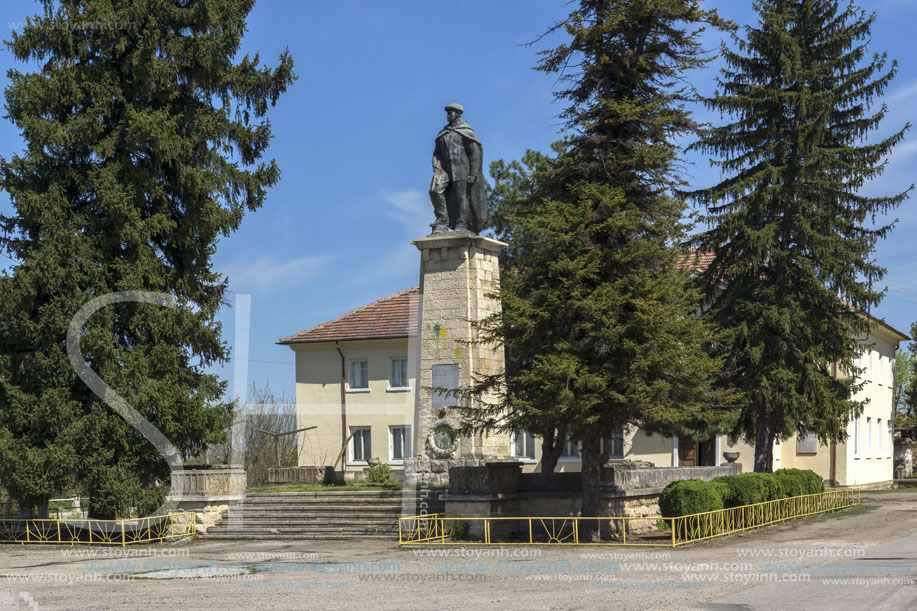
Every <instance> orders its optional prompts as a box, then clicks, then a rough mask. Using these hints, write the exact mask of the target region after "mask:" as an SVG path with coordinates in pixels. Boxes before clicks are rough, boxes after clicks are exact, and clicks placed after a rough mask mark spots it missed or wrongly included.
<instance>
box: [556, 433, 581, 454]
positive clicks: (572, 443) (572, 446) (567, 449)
mask: <svg viewBox="0 0 917 611" xmlns="http://www.w3.org/2000/svg"><path fill="white" fill-rule="evenodd" d="M560 457H561V458H579V441H577V440H575V439H570V438H569V437H567V440H566V442H564V449H563V452H561V453H560Z"/></svg>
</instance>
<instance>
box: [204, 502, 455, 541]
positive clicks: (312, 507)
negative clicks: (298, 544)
mask: <svg viewBox="0 0 917 611" xmlns="http://www.w3.org/2000/svg"><path fill="white" fill-rule="evenodd" d="M442 495H443V491H441V490H435V491H434V490H431V491H429V493H428V494H427V496H426V497H423V498H421V497H420V496H412V497H409V501H408V503H407V504H405V503H404V496H403V493H402V492H401V491H400V490H368V491H355V492H346V491H330V492H264V493H255V494H247V495H246V496H245V500H244V501H242V502H241V503H240V504H239V505H236V506H235V507H233V508H231V509H230V511H229V515H228V516H227V517H226V518H224V519H223V520H222V521H221V522H219V523H218V524H217V525H216V526H212V527H211V528H209V529H208V530H207V534H205V535H201V537H202V538H204V539H207V540H218V539H235V540H238V539H276V540H296V539H390V540H397V538H398V518H399V517H401V516H402V515H405V516H408V515H418V514H419V513H420V510H421V505H420V504H421V503H422V502H426V503H427V506H426V507H425V509H426V510H427V513H438V512H442V511H443V510H444V506H445V501H444V500H442ZM405 507H407V508H405ZM404 512H407V513H404Z"/></svg>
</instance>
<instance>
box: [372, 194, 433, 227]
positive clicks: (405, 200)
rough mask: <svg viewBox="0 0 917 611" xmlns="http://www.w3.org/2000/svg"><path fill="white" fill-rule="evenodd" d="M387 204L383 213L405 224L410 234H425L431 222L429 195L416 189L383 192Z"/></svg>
mask: <svg viewBox="0 0 917 611" xmlns="http://www.w3.org/2000/svg"><path fill="white" fill-rule="evenodd" d="M382 198H383V199H384V200H385V201H386V203H388V204H389V206H390V207H389V208H386V209H385V214H386V215H387V216H389V217H391V218H393V219H395V220H396V221H398V222H399V223H401V224H402V225H404V226H405V228H406V229H408V230H409V231H410V233H411V235H418V236H422V235H427V234H428V233H430V223H432V222H433V204H431V203H430V197H429V196H428V195H427V194H426V193H423V192H421V191H418V190H417V189H405V190H403V191H396V192H394V193H383V194H382Z"/></svg>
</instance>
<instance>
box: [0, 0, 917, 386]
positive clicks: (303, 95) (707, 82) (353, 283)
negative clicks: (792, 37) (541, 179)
mask: <svg viewBox="0 0 917 611" xmlns="http://www.w3.org/2000/svg"><path fill="white" fill-rule="evenodd" d="M705 4H706V5H707V6H711V7H716V8H717V9H718V10H719V11H720V13H721V14H722V15H723V16H724V17H727V18H729V19H732V20H734V21H736V22H737V23H739V24H745V23H749V22H750V21H752V20H753V19H754V15H753V13H752V11H751V9H750V6H751V2H746V1H740V0H713V1H710V2H706V3H705ZM861 4H865V5H867V8H868V9H869V10H874V11H876V12H877V13H878V21H877V23H876V24H875V26H874V27H873V31H872V34H873V41H872V43H871V45H870V47H869V49H870V51H872V52H882V51H887V52H888V54H889V57H890V58H895V59H897V60H898V62H899V64H900V66H899V69H900V72H899V74H898V77H897V78H896V79H895V80H894V81H893V83H892V85H891V87H890V89H889V91H888V92H887V95H886V96H885V102H886V103H887V104H888V106H889V114H888V118H887V119H886V121H885V123H884V126H883V128H882V131H881V132H880V133H879V134H878V135H879V136H880V135H881V134H882V133H888V132H891V131H892V130H893V129H899V128H900V127H901V126H903V125H904V124H905V123H906V122H908V121H910V122H911V123H914V124H915V125H917V54H915V53H914V51H913V50H912V48H913V24H914V23H917V0H869V2H861ZM37 6H38V4H37V3H35V2H29V1H25V0H6V1H5V2H4V4H3V10H2V11H0V14H2V16H3V17H2V20H3V21H5V22H6V24H5V27H6V28H7V32H9V31H10V29H11V28H16V27H17V23H18V22H21V21H23V20H24V19H25V17H26V16H28V15H30V14H33V13H35V12H38V11H37ZM569 8H570V7H569V6H567V4H566V3H565V2H562V1H560V0H552V1H548V0H500V1H498V2H495V1H493V0H490V1H483V0H465V1H459V0H450V1H446V0H389V1H387V2H372V1H370V0H350V1H336V2H333V1H328V0H326V1H319V0H312V1H309V2H292V1H281V0H260V1H259V2H258V4H257V5H256V6H255V8H254V10H253V11H252V13H251V14H250V16H249V20H248V30H249V31H248V35H247V36H246V38H245V40H244V42H243V52H250V53H254V52H259V53H260V54H261V59H262V60H263V61H264V62H266V63H268V64H270V65H275V64H276V61H277V60H276V58H277V56H278V55H279V54H280V53H281V52H282V51H283V49H284V48H286V47H289V49H290V51H291V53H292V56H293V59H294V61H295V65H296V67H295V71H296V73H297V75H298V76H299V80H298V81H296V82H295V83H294V84H293V86H292V87H291V88H290V89H289V90H288V91H287V93H286V94H285V95H284V96H283V97H281V99H280V100H279V102H278V104H277V106H276V107H275V108H274V109H273V110H272V111H271V113H270V118H271V123H272V126H273V131H274V134H275V137H274V140H273V143H272V146H271V149H270V151H269V154H270V155H271V156H272V157H274V158H275V159H276V160H277V163H278V164H279V166H280V168H281V170H282V172H283V173H282V177H281V180H280V183H279V184H278V185H277V186H276V187H275V188H274V189H273V190H271V191H270V193H269V195H268V197H267V200H266V202H265V205H264V207H263V208H262V209H261V210H259V211H258V212H256V213H254V214H251V215H249V216H248V217H247V218H246V219H245V220H244V221H243V223H242V226H241V228H240V229H239V231H237V232H236V233H235V234H233V235H232V236H230V237H228V238H224V239H223V240H222V241H221V242H220V244H219V246H218V251H217V255H216V257H215V266H216V268H217V269H218V270H219V271H221V272H223V273H225V274H227V275H228V277H229V282H230V289H231V291H232V294H231V295H230V296H229V298H230V300H233V299H234V298H235V297H236V296H243V299H245V297H244V296H246V295H247V296H250V297H249V298H250V302H251V310H250V312H251V315H250V331H249V346H248V354H247V358H248V360H247V361H244V362H243V361H239V364H240V365H244V364H247V379H248V380H249V381H253V382H255V383H257V384H259V385H264V384H266V383H268V382H269V384H270V386H271V388H272V389H273V390H275V391H277V392H282V393H285V394H286V396H287V398H289V399H292V398H293V396H294V378H293V376H294V370H293V353H292V351H291V350H290V349H289V348H287V347H284V346H277V345H276V344H275V342H276V341H277V339H278V338H280V337H282V336H285V335H290V334H292V333H295V332H297V331H300V330H302V329H306V328H308V327H311V326H313V325H316V324H318V323H321V322H323V321H326V320H328V319H331V318H334V317H336V316H338V315H340V314H343V313H345V312H347V311H349V310H352V309H354V308H356V307H359V306H361V305H363V304H366V303H369V302H370V301H373V300H375V299H378V298H380V297H384V296H386V295H389V294H392V293H395V292H397V291H399V290H402V289H405V288H407V287H409V286H412V285H413V284H416V283H417V279H418V273H419V258H418V253H417V251H416V249H415V248H414V247H413V246H412V245H411V244H410V240H411V239H414V238H417V237H422V236H424V235H426V234H427V233H428V232H429V223H430V222H432V220H433V219H432V208H431V206H430V203H429V199H428V197H427V194H426V191H427V188H428V185H429V182H430V176H431V172H432V171H431V166H430V158H431V155H432V151H433V138H434V136H435V134H436V132H437V131H438V130H439V128H440V127H441V126H442V125H443V123H444V122H445V116H444V111H443V106H444V105H445V104H447V103H450V102H460V103H461V104H463V105H464V107H465V119H466V120H467V121H468V122H469V124H470V125H471V126H472V127H473V128H474V129H475V131H476V132H477V134H478V136H479V137H480V138H481V140H482V142H483V143H484V157H485V159H484V161H485V165H486V164H487V163H489V162H490V161H493V160H495V159H500V158H503V159H507V160H510V159H516V158H519V157H520V156H521V155H522V154H523V153H524V152H525V149H526V148H533V149H539V150H544V151H546V150H548V145H549V143H550V142H552V141H553V140H555V139H557V138H558V137H559V133H558V130H559V129H560V124H559V120H558V119H557V114H558V113H559V112H560V110H561V108H562V105H561V104H560V103H558V102H555V101H554V99H553V96H552V88H553V87H554V81H555V79H554V77H551V76H548V75H545V74H542V73H540V72H536V71H534V70H532V66H533V65H535V63H536V61H537V55H536V51H539V50H543V49H546V48H549V47H550V46H553V45H556V44H558V43H559V42H561V41H563V40H564V37H563V35H559V36H555V37H553V38H549V39H546V40H545V41H542V42H540V43H538V44H536V45H535V46H533V47H529V46H525V45H524V43H527V42H530V41H533V40H534V39H535V38H536V37H537V36H538V35H539V34H541V33H542V32H543V31H544V30H545V29H546V28H547V27H548V26H549V25H551V24H552V23H554V22H556V21H558V20H560V19H563V18H564V17H565V16H566V15H567V13H568V12H569ZM4 38H5V39H8V38H9V36H8V34H7V36H4ZM719 39H720V35H719V34H710V35H708V36H707V37H706V39H705V40H706V42H707V43H708V47H709V48H710V49H715V48H717V46H718V41H719ZM718 66H719V64H718V63H714V64H712V65H711V66H710V67H708V68H707V69H705V70H703V71H700V72H698V73H697V74H695V75H692V78H691V80H692V82H693V83H694V84H695V86H697V87H698V88H699V90H700V91H701V92H702V93H710V92H712V89H713V79H714V77H715V76H716V69H717V67H718ZM11 67H16V68H18V69H20V70H23V69H25V67H24V66H23V65H21V64H18V63H16V62H14V61H13V59H12V57H11V55H10V53H9V52H8V51H7V50H6V49H5V48H4V49H2V50H0V72H2V75H0V83H2V86H3V87H4V88H5V87H6V86H7V84H8V78H7V77H6V71H7V70H8V69H9V68H11ZM697 110H698V115H697V116H698V117H699V118H701V119H707V120H712V121H717V120H718V117H717V116H713V115H710V114H709V113H707V112H706V111H704V110H703V109H700V108H699V109H697ZM877 137H878V136H877ZM21 148H22V141H21V139H20V138H19V135H18V133H17V131H16V128H15V127H14V126H13V125H12V124H10V123H9V121H7V120H4V121H0V155H2V156H4V157H9V156H10V155H12V154H13V153H15V152H17V151H19V150H21ZM915 154H917V130H911V132H909V134H908V136H907V139H906V141H905V142H904V143H902V144H901V145H899V146H898V147H897V149H896V150H895V152H894V153H893V155H892V157H891V158H890V159H889V161H888V167H887V169H886V172H885V174H884V176H883V177H882V178H881V179H879V180H876V181H874V183H873V184H871V185H870V186H869V187H868V188H867V190H866V192H867V193H889V192H896V191H901V190H903V189H905V188H907V186H909V185H910V184H911V183H912V182H913V181H914V173H913V172H912V171H911V168H912V166H913V162H914V161H915V160H917V155H915ZM690 161H691V162H693V164H694V165H691V166H689V168H688V173H689V174H690V175H691V180H692V182H693V184H695V185H696V186H698V187H700V186H706V185H709V184H711V183H713V182H714V181H715V180H717V179H718V172H716V171H713V170H711V169H710V168H709V164H708V162H707V161H706V160H705V159H702V158H700V157H698V156H692V157H691V159H690ZM915 202H917V195H915V196H914V198H912V199H911V201H908V202H906V203H905V204H903V205H902V206H901V207H900V208H899V209H898V210H897V211H895V212H894V213H893V215H892V216H893V218H898V219H899V222H898V225H897V227H896V229H895V230H894V232H893V233H892V234H891V236H890V237H889V238H888V239H887V240H885V241H884V242H882V243H881V244H880V245H879V248H878V252H877V257H878V259H879V262H880V263H881V264H882V265H884V266H885V267H887V268H888V275H887V277H886V280H885V282H886V284H887V285H888V295H887V297H886V298H885V300H884V301H883V302H882V304H881V305H880V306H879V307H878V308H877V310H876V311H874V312H873V313H874V314H875V315H877V316H879V317H884V318H885V319H886V320H887V321H888V322H889V323H890V324H891V325H893V326H895V327H897V328H898V329H901V330H903V331H907V330H908V329H909V327H910V324H911V322H913V321H915V320H917V266H915V265H914V264H913V259H914V254H915V249H914V246H913V239H914V236H915V234H917V211H915ZM0 210H2V211H9V210H10V204H9V199H8V197H7V196H6V194H5V193H0ZM881 220H882V219H879V221H881ZM221 320H222V322H223V327H224V338H225V340H226V342H227V343H228V344H229V345H230V346H234V342H235V339H236V329H235V313H234V311H233V310H232V309H231V308H227V309H226V310H225V311H224V312H223V313H222V314H221ZM241 335H242V334H241V333H240V336H241ZM239 352H240V356H245V354H244V352H245V351H244V349H240V350H239ZM234 369H235V368H234V367H233V363H229V364H227V365H226V366H225V367H222V368H218V369H217V371H218V372H219V373H220V374H221V375H222V376H224V377H225V379H227V380H228V381H229V382H230V386H229V387H230V389H231V388H232V387H233V375H234V373H233V372H234ZM235 370H236V371H239V369H235ZM243 370H244V367H243Z"/></svg>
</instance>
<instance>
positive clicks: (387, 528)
mask: <svg viewBox="0 0 917 611" xmlns="http://www.w3.org/2000/svg"><path fill="white" fill-rule="evenodd" d="M296 533H299V534H312V535H335V534H347V535H354V536H359V535H364V534H373V533H376V534H378V533H387V534H398V526H397V525H395V526H392V525H380V526H378V527H369V526H363V527H338V528H333V527H326V528H318V527H315V526H300V527H296V526H284V525H282V524H281V525H277V526H269V525H257V526H246V527H245V528H233V527H221V526H219V525H217V526H214V527H212V528H209V529H207V535H206V536H208V537H209V536H211V535H227V534H296Z"/></svg>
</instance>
